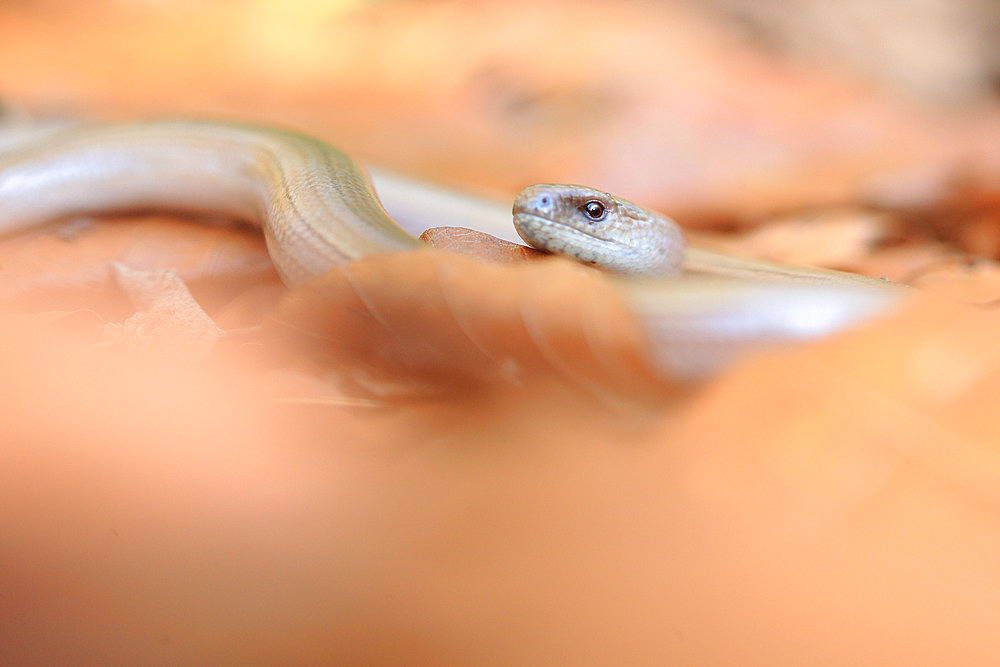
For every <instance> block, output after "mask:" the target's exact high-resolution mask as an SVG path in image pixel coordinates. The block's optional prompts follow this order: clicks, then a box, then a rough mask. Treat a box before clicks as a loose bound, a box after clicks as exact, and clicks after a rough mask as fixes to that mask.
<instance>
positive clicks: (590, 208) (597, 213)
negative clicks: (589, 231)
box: [580, 199, 607, 222]
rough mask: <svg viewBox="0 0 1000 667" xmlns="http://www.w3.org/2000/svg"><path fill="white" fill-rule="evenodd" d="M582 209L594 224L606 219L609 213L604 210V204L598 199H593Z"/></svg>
mask: <svg viewBox="0 0 1000 667" xmlns="http://www.w3.org/2000/svg"><path fill="white" fill-rule="evenodd" d="M580 208H581V210H582V211H583V212H584V214H585V215H586V216H587V217H588V218H590V219H591V220H593V221H594V222H597V221H598V220H602V219H603V218H604V214H605V213H607V210H606V209H605V208H604V204H602V203H601V202H599V201H597V200H596V199H591V200H590V201H589V202H587V203H586V204H584V205H583V206H581V207H580Z"/></svg>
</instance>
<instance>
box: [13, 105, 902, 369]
mask: <svg viewBox="0 0 1000 667" xmlns="http://www.w3.org/2000/svg"><path fill="white" fill-rule="evenodd" d="M386 183H387V185H388V186H392V182H391V180H387V181H386ZM546 187H556V188H558V187H564V186H546ZM406 192H407V194H406V197H409V198H411V199H412V198H414V197H420V190H419V189H417V190H416V191H414V189H413V188H412V186H410V189H409V190H407V191H406ZM533 194H534V195H536V196H537V194H538V192H537V191H536V192H534V193H533ZM434 197H436V199H435V198H430V199H429V200H428V202H427V203H426V205H425V206H424V209H425V210H431V211H433V210H434V207H435V206H439V207H440V206H443V205H442V204H440V202H442V197H441V193H440V191H436V192H435V193H434ZM445 199H447V197H445ZM629 206H632V207H634V205H631V204H629ZM621 208H622V209H623V210H625V209H626V208H627V207H625V206H622V207H621ZM126 209H168V210H177V211H187V212H196V213H199V214H206V213H208V214H216V215H223V216H227V217H231V218H237V219H241V220H245V221H249V222H253V223H256V224H258V225H260V227H261V228H262V229H263V232H264V235H265V237H266V239H267V245H268V250H269V253H270V255H271V257H272V259H273V261H274V263H275V265H276V267H277V269H278V271H279V273H280V275H281V276H282V279H283V280H284V281H285V282H286V283H288V284H290V285H294V284H297V283H300V282H302V281H303V280H306V279H308V278H310V277H312V276H315V275H317V274H320V273H323V272H325V271H327V270H329V269H330V268H332V267H334V266H337V265H339V264H343V263H345V262H350V261H353V260H357V259H360V258H362V257H365V256H367V255H370V254H373V253H384V252H398V251H405V250H409V249H412V248H415V247H419V245H420V242H419V241H418V240H417V239H416V238H415V237H414V236H413V235H411V234H410V233H408V232H407V231H405V230H404V229H402V228H401V227H400V226H399V225H397V224H396V222H394V220H393V219H392V218H391V217H390V216H389V214H388V213H387V212H386V211H385V209H384V208H383V207H382V205H381V204H380V203H379V199H378V197H377V196H376V195H375V192H374V190H373V188H372V185H371V183H370V182H369V180H368V178H367V176H366V174H365V173H364V171H362V170H361V169H360V168H359V167H358V166H357V165H356V164H355V163H354V162H353V161H352V160H351V159H350V158H349V157H348V156H347V155H345V154H344V153H342V152H341V151H339V150H337V149H336V148H334V147H333V146H330V145H329V144H326V143H324V142H322V141H319V140H316V139H312V138H310V137H307V136H304V135H301V134H297V133H294V132H288V131H284V130H279V129H273V128H267V127H259V126H252V125H241V124H235V123H228V122H212V121H193V120H160V121H145V122H135V123H125V124H115V125H81V126H73V127H68V128H64V129H60V130H56V131H53V132H48V133H45V134H44V136H42V137H40V138H38V139H37V140H33V141H30V142H26V143H25V145H23V146H20V147H18V148H15V149H13V150H10V151H8V152H6V153H4V154H2V156H0V233H10V232H13V231H16V230H19V229H25V228H30V227H31V226H33V225H36V224H39V223H41V222H44V221H48V220H51V219H53V218H58V217H62V216H66V215H72V214H78V213H87V212H91V213H93V212H109V211H119V210H126ZM430 222H432V223H435V224H441V222H440V221H434V220H432V221H430ZM678 233H679V232H678ZM679 238H680V245H679V246H676V242H674V243H675V246H676V248H677V249H676V252H674V251H672V250H671V249H670V247H667V249H666V250H664V251H663V252H662V253H661V252H659V251H658V253H657V254H658V255H670V254H671V252H673V255H671V256H672V257H674V258H675V259H676V260H679V261H680V265H679V266H677V267H676V271H666V273H670V272H673V273H678V274H680V273H681V272H682V270H683V271H684V273H683V274H682V275H678V276H677V277H674V278H671V279H663V278H660V279H646V280H637V279H625V278H621V279H617V280H616V283H615V284H616V286H617V287H618V288H619V289H620V290H621V292H622V294H623V296H624V298H626V299H627V300H628V301H629V303H630V304H631V305H632V307H633V309H634V310H635V312H636V314H637V315H638V317H639V319H640V321H641V322H642V323H643V325H644V326H645V327H646V330H647V332H648V334H649V338H650V344H651V347H652V350H653V354H654V356H655V357H656V358H657V360H658V361H659V362H660V364H661V366H662V367H663V368H664V370H665V371H666V372H667V373H669V374H671V375H673V376H682V377H699V376H702V375H705V374H707V373H710V372H713V371H714V370H717V369H718V368H721V367H723V366H725V365H726V364H727V363H729V361H730V360H731V359H733V358H734V357H735V356H737V355H738V354H740V353H741V352H742V351H744V350H746V349H752V348H754V347H758V346H760V345H764V344H771V343H776V342H782V341H790V340H802V339H809V338H814V337H818V336H823V335H826V334H829V333H832V332H834V331H837V330H840V329H842V328H843V327H845V326H848V325H850V324H852V323H854V322H857V321H859V320H861V319H863V318H866V317H869V316H871V315H873V314H876V313H879V312H882V311H884V310H885V309H886V308H887V307H888V306H890V305H892V304H893V303H895V302H897V301H898V300H899V298H900V296H901V291H900V290H899V289H898V288H896V287H894V286H891V285H889V284H887V283H884V282H881V281H875V280H872V279H869V278H864V277H861V276H854V275H852V274H844V273H838V272H833V271H822V270H817V269H799V268H796V267H785V266H782V265H777V264H770V263H766V262H756V261H753V260H745V259H740V258H735V257H729V256H725V255H720V254H717V253H712V252H710V251H707V250H702V249H698V248H692V247H687V248H684V246H683V237H679ZM557 241H559V239H557ZM713 275H714V277H713ZM699 276H700V277H699Z"/></svg>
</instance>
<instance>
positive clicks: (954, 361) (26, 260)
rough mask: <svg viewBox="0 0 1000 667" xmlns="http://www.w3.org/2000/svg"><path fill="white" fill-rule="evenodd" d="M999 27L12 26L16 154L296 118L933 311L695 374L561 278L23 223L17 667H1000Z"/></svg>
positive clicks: (748, 3) (201, 10)
mask: <svg viewBox="0 0 1000 667" xmlns="http://www.w3.org/2000/svg"><path fill="white" fill-rule="evenodd" d="M998 37H1000V2H997V1H995V0H950V1H949V0H909V1H907V2H904V1H903V0H867V1H864V0H841V1H840V2H823V1H822V0H798V1H796V2H780V1H779V0H704V1H701V2H695V1H684V0H673V1H669V0H665V1H663V2H654V1H652V0H645V1H644V0H631V1H629V0H625V1H614V2H613V1H611V0H588V1H586V2H572V1H569V0H536V1H534V2H531V3H520V2H504V1H499V0H496V1H486V2H473V1H471V0H464V1H463V0H454V1H433V0H423V1H418V0H377V1H376V0H371V1H365V0H355V1H351V0H340V1H338V0H303V1H301V2H294V3H289V2H280V1H278V0H242V1H240V0H203V1H194V0H134V1H131V2H126V1H124V0H91V1H89V2H85V3H81V2H71V1H70V0H8V1H7V2H4V3H2V4H0V112H2V115H0V139H2V137H3V131H4V128H11V127H18V126H27V125H30V124H31V123H34V122H47V121H51V120H120V119H134V118H143V117H157V116H173V115H183V116H194V117H211V118H224V119H225V118H231V119H236V120H249V121H254V122H261V123H269V124H276V125H281V126H286V127H292V128H296V129H298V130H301V131H303V132H306V133H308V134H312V135H315V136H318V137H321V138H323V139H325V140H327V141H329V142H331V143H334V144H336V145H337V146H339V147H341V148H342V149H343V150H345V151H346V152H347V153H349V154H350V155H351V156H353V157H355V158H356V159H357V160H359V161H361V162H363V163H365V164H370V165H374V166H377V167H383V168H388V169H391V170H394V171H397V172H399V173H402V174H406V175H408V176H412V177H414V178H418V179H424V180H427V181H430V182H433V183H437V184H443V185H447V186H450V187H453V188H456V189H458V190H461V191H463V192H466V193H469V194H472V195H474V196H481V197H484V198H486V199H488V200H490V201H500V202H505V205H506V202H509V201H510V200H511V199H512V197H513V196H514V195H515V194H516V193H517V192H518V191H519V190H520V189H521V188H523V187H525V186H527V185H529V184H532V183H538V182H554V183H561V182H566V183H581V184H586V185H591V186H593V187H597V188H600V189H602V190H606V191H609V192H612V193H615V194H618V195H620V196H622V197H625V198H627V199H630V200H632V201H635V202H636V203H639V204H641V205H643V206H646V207H650V208H655V209H657V210H660V211H662V212H664V213H667V214H669V215H671V216H672V217H674V218H675V219H677V220H678V221H679V222H680V223H681V224H682V225H683V226H684V227H685V228H686V229H687V230H688V231H689V232H690V233H691V234H692V235H693V237H694V238H696V239H698V240H699V241H700V242H703V243H706V244H710V245H712V246H714V247H717V248H722V249H725V250H729V251H731V252H736V253H741V254H746V255H753V256H758V257H764V258H769V259H773V260H776V261H782V262H787V263H790V264H801V265H813V266H826V267H830V268H835V269H840V270H845V271H852V272H857V273H863V274H866V275H870V276H875V277H881V276H885V277H887V278H889V279H891V280H894V281H898V282H905V283H907V284H909V285H913V286H914V287H916V288H918V289H917V290H914V294H913V296H912V298H911V299H910V301H909V302H908V303H907V304H906V306H905V307H904V308H902V309H900V310H899V311H898V312H893V313H888V314H886V316H885V317H883V318H878V319H877V320H876V321H873V322H870V323H866V324H865V325H864V326H862V327H860V328H858V329H857V330H854V331H850V332H846V333H844V334H841V335H838V336H835V337H833V338H831V339H829V340H825V341H821V342H818V343H814V344H810V345H803V346H795V347H790V348H787V349H771V350H767V351H765V352H764V353H762V354H760V355H756V356H753V357H751V358H748V359H745V360H744V361H743V362H742V363H739V364H737V365H736V366H734V367H733V368H732V369H730V370H729V371H727V372H725V373H723V374H722V375H720V376H719V377H716V378H712V379H709V380H705V381H704V382H700V383H695V384H686V383H679V382H674V381H673V380H672V379H671V378H662V377H656V376H655V373H652V372H651V371H650V368H649V364H648V363H647V361H646V360H645V357H644V352H643V341H644V338H643V333H642V331H641V329H640V328H639V327H638V325H637V323H636V322H635V321H634V320H633V319H632V318H631V317H630V316H629V312H628V307H627V304H626V303H625V302H624V301H623V300H622V299H621V298H620V295H619V294H616V292H615V291H614V290H613V289H611V288H610V287H609V282H608V281H607V280H605V279H604V277H603V276H602V275H601V274H599V273H596V272H583V271H582V270H580V269H577V268H575V267H570V266H569V265H568V264H565V263H560V262H549V261H547V260H543V261H540V262H536V263H529V262H522V263H519V264H509V265H495V264H490V263H487V262H484V261H478V260H476V259H473V258H458V257H452V256H449V255H448V254H447V253H441V254H433V255H420V254H419V253H417V256H415V257H384V258H376V259H374V260H372V261H367V262H363V263H360V264H359V266H358V267H351V268H349V269H347V270H345V271H334V272H332V273H331V276H329V278H328V279H325V280H324V281H320V282H319V283H317V284H316V285H313V286H311V287H307V288H305V289H297V290H288V289H286V288H285V287H283V286H282V285H281V284H280V281H279V280H278V278H277V276H276V274H275V273H274V271H273V268H272V267H271V264H270V261H269V259H268V257H267V254H266V249H265V248H264V245H263V242H262V240H261V239H260V236H259V233H257V232H256V231H255V230H251V229H248V228H245V227H242V226H238V225H230V224H226V221H217V220H216V221H210V222H211V223H212V224H207V225H206V224H204V222H205V221H199V220H194V219H191V218H185V217H183V216H177V215H167V214H163V213H159V212H143V213H134V214H132V213H130V214H128V215H124V216H115V217H102V216H85V217H78V218H73V219H70V220H63V221H58V222H56V223H54V224H52V225H48V226H46V227H44V228H41V229H38V230H32V231H31V232H29V233H25V234H19V235H12V236H6V237H3V238H2V239H0V349H2V350H3V353H2V354H0V526H3V530H0V572H3V573H4V574H3V575H2V576H0V662H4V660H3V658H4V657H5V653H9V654H10V657H11V659H12V660H14V661H16V660H20V661H22V662H30V663H37V662H56V663H65V662H101V663H105V662H112V663H122V662H124V663H149V662H166V663H171V664H186V663H193V662H212V663H220V664H221V663H230V662H248V663H265V664H273V663H275V662H293V663H294V662H331V661H332V662H359V663H371V662H377V661H392V662H413V663H418V662H449V663H455V662H462V663H471V664H482V663H492V662H499V663H503V664H560V663H563V664H565V663H580V662H597V663H607V664H623V663H627V664H632V663H639V664H663V663H677V662H696V663H700V664H715V663H719V664H733V663H746V662H760V663H767V664H775V663H780V664H785V663H798V664H801V663H806V664H811V663H816V662H833V663H865V662H871V663H882V664H885V663H897V664H916V663H918V662H928V663H942V662H947V663H952V664H977V663H979V664H981V663H982V662H984V661H986V660H987V658H988V657H991V656H995V655H996V653H997V650H998V649H1000V640H998V639H997V636H996V633H995V625H996V623H995V619H996V612H997V609H998V608H1000V569H998V566H997V562H1000V561H998V559H997V558H996V554H997V553H1000V525H998V522H997V520H996V516H997V511H998V510H1000V497H998V496H997V491H996V490H997V488H1000V451H998V448H997V443H1000V427H998V426H997V421H996V419H995V417H994V414H995V409H996V407H995V403H996V400H995V397H996V396H997V390H998V389H1000V354H998V352H997V350H998V349H1000V347H998V346H997V345H996V341H1000V319H998V315H997V313H996V311H995V305H996V304H997V303H1000V264H998V260H1000V91H998V85H997V82H998V81H1000V55H998V54H1000V51H998V50H997V48H996V45H997V43H998ZM0 179H2V176H0ZM3 185H4V184H3V181H2V180H0V196H2V192H3ZM426 226H427V227H434V226H435V221H434V220H427V221H426ZM428 258H430V259H428ZM166 271H172V273H169V274H168V273H163V272H166ZM140 284H141V285H142V286H143V288H142V289H143V290H146V291H145V292H143V294H144V296H143V297H142V298H141V299H137V298H136V296H135V290H136V285H140ZM130 285H131V287H129V286H130ZM130 290H131V292H130ZM275 322H278V323H279V324H281V325H282V326H284V327H285V328H284V329H282V330H281V335H272V334H273V333H274V323H275ZM279 328H280V327H279ZM260 331H264V332H265V334H264V335H260V334H259V332H260ZM595 332H597V333H596V335H595ZM415 340H419V342H418V343H414V342H413V341H415ZM511 368H514V369H516V371H517V372H509V371H510V369H511Z"/></svg>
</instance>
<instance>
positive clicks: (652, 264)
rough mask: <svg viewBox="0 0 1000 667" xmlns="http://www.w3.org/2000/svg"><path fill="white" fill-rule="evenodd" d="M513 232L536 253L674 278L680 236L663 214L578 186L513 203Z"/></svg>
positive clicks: (543, 189)
mask: <svg viewBox="0 0 1000 667" xmlns="http://www.w3.org/2000/svg"><path fill="white" fill-rule="evenodd" d="M514 228H515V229H516V230H517V233H518V234H519V235H520V236H521V238H522V239H524V240H525V241H527V242H528V244H530V245H532V246H534V247H535V248H538V249H539V250H547V251H549V252H553V253H556V254H559V255H566V256H568V257H572V258H574V259H576V260H579V261H581V262H584V263H586V264H594V265H596V266H602V267H604V268H607V269H611V270H612V271H616V272H618V273H625V274H631V275H655V276H664V275H675V274H679V273H680V272H681V268H682V265H683V261H684V248H685V246H686V243H685V241H684V233H683V232H682V231H681V229H680V227H678V226H677V223H676V222H674V221H673V220H670V219H669V218H666V217H664V216H662V215H659V214H657V213H654V212H652V211H649V210H647V209H644V208H641V207H639V206H636V205H635V204H633V203H632V202H628V201H625V200H624V199H619V198H618V197H614V196H612V195H609V194H608V193H606V192H601V191H600V190H595V189H593V188H588V187H584V186H582V185H554V184H541V185H532V186H529V187H527V188H525V189H524V190H522V191H521V194H519V195H518V196H517V199H516V200H515V201H514Z"/></svg>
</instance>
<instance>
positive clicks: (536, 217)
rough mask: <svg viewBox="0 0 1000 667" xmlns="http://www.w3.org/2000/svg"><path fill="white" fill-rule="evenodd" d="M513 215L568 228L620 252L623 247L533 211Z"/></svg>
mask: <svg viewBox="0 0 1000 667" xmlns="http://www.w3.org/2000/svg"><path fill="white" fill-rule="evenodd" d="M514 216H515V217H517V216H524V217H526V218H530V219H532V220H535V221H537V222H541V223H543V224H545V225H552V226H554V227H559V228H561V229H566V230H569V231H571V232H574V233H576V234H579V235H580V236H583V237H584V238H586V239H589V240H591V241H594V242H596V243H598V244H600V245H603V246H608V247H610V248H612V249H615V250H618V251H619V252H621V250H622V249H623V247H622V246H621V245H619V244H617V243H615V242H614V241H609V240H608V239H602V238H601V237H599V236H594V235H593V234H588V233H587V232H585V231H583V230H582V229H580V228H579V227H574V226H573V225H570V224H568V223H565V222H560V221H558V220H553V219H551V218H545V217H542V216H540V215H536V214H534V213H525V212H520V213H514Z"/></svg>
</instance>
